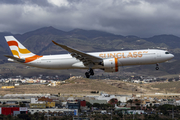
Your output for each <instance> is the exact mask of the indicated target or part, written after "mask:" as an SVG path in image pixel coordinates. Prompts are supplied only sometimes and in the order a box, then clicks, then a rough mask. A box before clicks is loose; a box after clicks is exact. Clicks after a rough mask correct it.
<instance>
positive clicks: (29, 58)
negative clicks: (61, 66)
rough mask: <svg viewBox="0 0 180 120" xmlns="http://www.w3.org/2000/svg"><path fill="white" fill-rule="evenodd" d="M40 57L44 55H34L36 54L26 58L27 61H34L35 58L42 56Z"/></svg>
mask: <svg viewBox="0 0 180 120" xmlns="http://www.w3.org/2000/svg"><path fill="white" fill-rule="evenodd" d="M40 57H42V56H39V55H34V56H32V57H28V58H25V63H28V62H31V61H34V60H36V59H38V58H40Z"/></svg>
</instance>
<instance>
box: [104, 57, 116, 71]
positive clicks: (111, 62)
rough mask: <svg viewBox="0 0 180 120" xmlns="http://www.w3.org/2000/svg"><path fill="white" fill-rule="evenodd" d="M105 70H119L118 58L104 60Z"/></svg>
mask: <svg viewBox="0 0 180 120" xmlns="http://www.w3.org/2000/svg"><path fill="white" fill-rule="evenodd" d="M103 65H104V72H118V59H117V58H109V59H104V60H103Z"/></svg>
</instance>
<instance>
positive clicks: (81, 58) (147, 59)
mask: <svg viewBox="0 0 180 120" xmlns="http://www.w3.org/2000/svg"><path fill="white" fill-rule="evenodd" d="M5 39H6V41H7V43H8V45H9V47H10V50H11V52H12V54H13V56H10V55H5V56H6V57H8V58H9V59H8V60H9V61H13V62H18V63H21V64H25V65H27V66H33V67H38V68H45V69H87V72H85V76H86V78H89V77H90V76H93V75H94V69H101V70H104V72H118V70H119V66H130V65H147V64H156V68H155V69H156V70H159V66H158V64H159V63H162V62H166V61H168V60H171V59H172V58H173V57H174V55H173V54H170V53H169V52H168V51H164V50H158V49H144V50H126V51H109V52H92V53H85V52H82V51H80V50H77V49H74V48H71V47H69V46H66V45H63V44H59V43H57V42H55V41H52V42H53V43H54V44H55V45H57V46H60V47H61V48H63V49H65V50H66V51H68V52H69V53H70V54H60V55H36V54H34V53H32V52H30V51H29V50H28V49H26V48H25V47H24V46H23V45H22V44H21V43H20V42H19V41H18V40H17V39H16V38H14V36H5Z"/></svg>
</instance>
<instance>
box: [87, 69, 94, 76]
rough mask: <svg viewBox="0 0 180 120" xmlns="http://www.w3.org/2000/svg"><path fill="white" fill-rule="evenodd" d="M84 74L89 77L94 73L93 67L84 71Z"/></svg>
mask: <svg viewBox="0 0 180 120" xmlns="http://www.w3.org/2000/svg"><path fill="white" fill-rule="evenodd" d="M85 75H86V78H89V77H90V75H92V76H93V75H94V71H93V69H92V68H90V69H89V70H88V72H86V73H85Z"/></svg>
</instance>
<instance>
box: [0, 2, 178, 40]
mask: <svg viewBox="0 0 180 120" xmlns="http://www.w3.org/2000/svg"><path fill="white" fill-rule="evenodd" d="M179 6H180V0H0V8H1V9H0V32H11V33H14V34H15V33H20V34H23V33H25V32H29V31H33V30H36V29H39V28H42V27H49V26H53V27H54V28H57V29H59V30H63V31H70V30H73V29H76V28H80V29H85V30H100V31H106V32H109V33H114V34H117V35H124V36H127V35H135V36H138V37H152V36H154V35H160V34H173V35H176V36H180V7H179Z"/></svg>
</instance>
